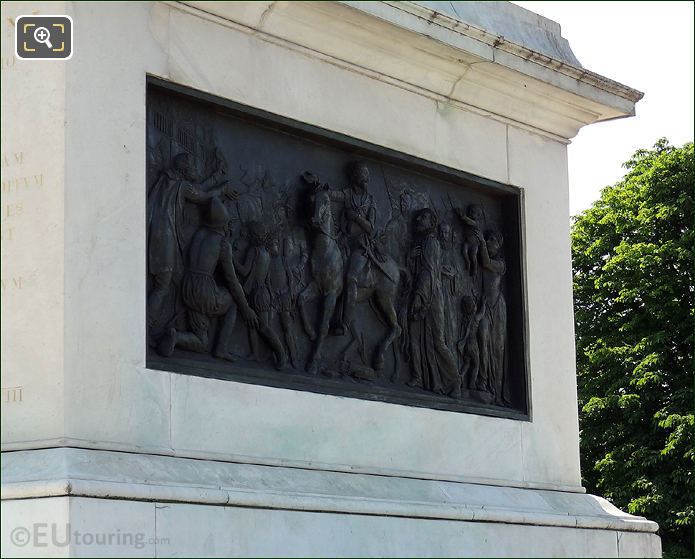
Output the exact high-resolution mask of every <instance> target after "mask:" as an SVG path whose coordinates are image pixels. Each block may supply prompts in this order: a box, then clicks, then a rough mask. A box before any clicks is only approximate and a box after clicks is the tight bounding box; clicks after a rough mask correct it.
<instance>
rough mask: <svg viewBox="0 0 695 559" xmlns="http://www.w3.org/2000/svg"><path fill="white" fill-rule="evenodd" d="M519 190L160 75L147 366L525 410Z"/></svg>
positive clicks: (153, 120) (481, 409)
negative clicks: (223, 98)
mask: <svg viewBox="0 0 695 559" xmlns="http://www.w3.org/2000/svg"><path fill="white" fill-rule="evenodd" d="M520 196H521V195H520V192H519V190H518V189H515V188H513V187H510V186H506V185H503V184H499V183H495V182H493V181H489V180H485V179H481V178H479V177H475V176H472V175H469V174H466V173H462V172H460V171H456V170H453V169H450V168H447V167H443V166H441V165H438V164H434V163H431V162H428V161H424V160H421V159H418V158H415V157H412V156H409V155H406V154H402V153H397V152H394V151H392V150H389V149H386V148H382V147H379V146H375V145H373V144H368V143H366V142H362V141H360V140H356V139H354V138H350V137H347V136H343V135H340V134H336V133H333V132H330V131H327V130H323V129H320V128H317V127H313V126H310V125H307V124H303V123H299V122H295V121H292V120H289V119H287V118H284V117H279V116H277V115H273V114H271V113H266V112H263V111H260V110H258V109H254V108H251V107H247V106H243V105H239V104H236V103H232V102H229V101H226V100H222V99H218V98H215V97H212V96H210V95H207V94H203V93H200V92H196V91H194V90H190V89H187V88H183V87H181V86H177V85H174V84H169V83H167V82H164V81H162V80H158V79H155V78H151V79H150V80H149V84H148V95H147V347H148V356H147V365H148V367H150V368H155V369H162V370H169V371H174V372H178V373H187V374H194V375H199V376H208V377H214V378H220V379H228V380H233V381H240V382H250V383H256V384H264V385H270V386H277V387H283V388H288V389H296V390H309V391H313V392H320V393H326V394H335V395H340V396H348V397H356V398H363V399H371V400H379V401H383V402H391V403H397V404H404V405H414V406H422V407H431V408H436V409H444V410H450V411H461V412H471V413H480V414H485V415H496V416H503V417H511V418H518V419H527V418H528V409H529V404H528V389H527V372H526V341H525V319H524V317H525V307H524V290H523V273H522V244H521V236H520V232H521V225H520V213H521V197H520Z"/></svg>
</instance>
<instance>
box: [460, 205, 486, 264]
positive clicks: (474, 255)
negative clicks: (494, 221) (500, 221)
mask: <svg viewBox="0 0 695 559" xmlns="http://www.w3.org/2000/svg"><path fill="white" fill-rule="evenodd" d="M456 214H457V215H458V216H459V218H460V219H461V221H463V223H464V225H465V227H464V228H463V244H462V246H461V253H462V254H463V262H464V264H465V265H466V268H468V270H469V271H470V274H471V276H474V277H475V275H476V274H477V273H478V238H477V236H476V234H475V232H476V231H479V230H480V229H481V227H482V225H483V219H484V217H485V215H484V214H483V208H481V207H480V206H478V205H477V204H471V205H470V206H468V208H467V209H466V211H465V213H464V211H463V208H457V209H456Z"/></svg>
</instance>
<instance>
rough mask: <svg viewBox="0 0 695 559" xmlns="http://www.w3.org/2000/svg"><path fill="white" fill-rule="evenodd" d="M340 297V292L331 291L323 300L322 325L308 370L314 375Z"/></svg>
mask: <svg viewBox="0 0 695 559" xmlns="http://www.w3.org/2000/svg"><path fill="white" fill-rule="evenodd" d="M337 298H338V294H337V293H336V292H335V291H330V292H329V293H328V294H327V295H326V298H325V299H324V301H323V313H322V315H321V327H320V330H319V335H318V339H317V341H316V347H315V348H314V355H313V356H312V358H311V361H310V362H309V365H308V366H307V371H308V372H309V373H311V374H312V375H315V374H316V373H318V371H319V364H320V362H321V352H322V351H323V342H324V341H325V339H326V336H328V329H329V328H330V325H331V317H332V316H333V311H334V310H335V302H336V300H337Z"/></svg>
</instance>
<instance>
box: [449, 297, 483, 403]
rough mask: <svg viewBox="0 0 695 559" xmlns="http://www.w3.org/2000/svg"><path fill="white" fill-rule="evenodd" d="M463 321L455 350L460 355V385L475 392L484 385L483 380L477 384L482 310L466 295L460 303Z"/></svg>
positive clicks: (472, 298)
mask: <svg viewBox="0 0 695 559" xmlns="http://www.w3.org/2000/svg"><path fill="white" fill-rule="evenodd" d="M461 303H462V305H461V306H462V307H463V320H462V321H461V339H460V340H459V341H458V343H457V344H456V349H457V350H458V352H459V354H460V355H461V384H462V388H466V386H467V387H468V388H469V389H470V390H476V389H478V387H477V386H476V385H478V384H484V379H481V382H478V372H479V370H480V347H479V345H478V325H479V324H480V320H481V319H482V318H483V311H484V309H483V308H481V309H478V308H477V307H478V305H477V303H476V300H475V297H472V296H471V295H466V296H464V297H463V300H462V301H461Z"/></svg>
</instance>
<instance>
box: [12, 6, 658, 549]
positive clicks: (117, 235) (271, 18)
mask: <svg viewBox="0 0 695 559" xmlns="http://www.w3.org/2000/svg"><path fill="white" fill-rule="evenodd" d="M439 4H449V3H437V2H434V3H427V2H423V3H412V2H399V3H388V2H330V3H312V2H306V3H305V2H249V3H245V2H230V3H226V2H221V3H218V2H204V1H201V2H152V3H134V4H125V3H123V4H120V3H106V4H102V3H88V2H87V3H72V2H46V3H41V2H14V3H11V4H3V6H2V26H3V35H2V72H3V80H2V114H3V119H2V158H3V179H2V192H3V208H4V209H3V232H2V258H3V260H2V264H3V266H2V268H3V277H2V289H3V297H2V331H3V336H2V344H3V347H2V359H3V362H2V375H3V377H2V386H3V392H2V407H3V423H2V429H3V431H2V450H3V460H2V467H3V480H2V481H3V485H2V512H3V514H2V544H3V550H4V553H6V554H7V555H8V556H10V555H12V556H97V555H103V556H116V555H124V556H133V555H142V556H151V557H153V556H176V555H181V556H183V555H204V556H227V555H260V556H273V555H285V556H331V555H340V556H350V555H356V556H365V555H380V556H389V555H390V556H396V555H397V556H401V555H407V556H446V555H452V556H553V557H558V556H568V557H575V556H604V557H605V556H613V557H618V556H619V557H628V556H645V557H646V556H659V555H660V543H659V538H658V536H657V535H656V533H655V532H656V530H657V526H656V524H654V523H653V522H650V521H648V520H646V519H644V518H639V517H634V516H630V515H628V514H625V513H622V512H621V511H619V510H617V509H616V508H615V507H613V506H611V505H610V504H609V503H607V502H606V501H605V500H603V499H601V498H600V497H595V496H591V495H587V494H586V493H585V492H584V490H583V488H582V487H581V481H580V471H579V452H578V446H579V445H578V423H577V412H576V410H577V402H576V381H575V366H574V341H573V312H572V284H571V262H570V247H569V220H568V186H567V154H566V144H567V143H568V141H569V139H570V138H572V137H573V136H574V135H575V134H576V133H577V131H578V130H579V129H580V128H581V127H582V126H584V125H587V124H591V123H593V122H597V121H601V120H607V119H611V118H619V117H624V116H630V115H632V114H634V105H635V103H636V101H638V100H639V98H640V97H641V94H640V93H639V92H636V91H634V90H632V89H630V88H628V87H625V86H623V85H620V84H617V83H615V82H612V81H611V80H609V79H607V78H604V77H602V76H598V75H596V74H593V73H592V72H590V71H588V70H584V69H582V68H581V67H580V66H579V64H578V62H577V61H576V59H575V58H574V56H573V55H572V52H571V50H570V49H569V46H568V45H567V43H566V41H565V40H564V39H562V37H561V36H560V29H559V26H558V25H557V24H555V23H554V22H551V21H548V20H546V19H544V18H541V17H540V16H537V15H535V14H533V13H531V12H527V11H525V10H523V9H521V8H518V7H516V6H514V5H511V4H505V3H494V4H491V3H482V2H481V3H466V4H465V5H462V6H460V7H459V10H463V11H462V12H461V13H448V12H447V11H446V9H448V8H446V6H445V7H442V6H439ZM436 10H444V11H436ZM35 12H36V13H42V14H58V13H61V14H68V15H70V16H71V17H72V18H73V22H74V54H73V57H72V59H71V60H69V61H66V62H37V61H21V60H16V59H15V58H14V57H13V56H12V50H13V44H12V41H13V40H14V36H13V31H14V30H13V27H12V25H13V23H12V22H13V21H14V18H15V17H16V16H18V15H22V14H31V13H35ZM148 76H154V77H157V78H161V79H164V80H167V81H169V82H172V83H174V84H179V85H181V86H186V87H190V88H193V89H195V90H198V91H201V92H204V93H206V94H211V95H214V96H216V97H218V98H221V99H226V100H230V101H233V102H235V103H240V104H243V105H246V106H250V107H255V108H257V109H260V110H263V111H267V112H272V113H274V114H276V115H279V116H281V117H286V118H290V119H293V120H294V121H299V122H302V123H307V124H308V125H311V126H315V127H320V128H322V129H325V130H328V131H332V132H335V133H338V134H342V135H345V136H349V137H352V138H356V139H358V140H360V141H364V142H369V143H370V144H374V145H377V146H382V147H384V148H387V149H390V150H395V151H397V152H400V153H403V154H406V155H408V156H413V157H417V158H420V159H422V160H426V161H429V162H432V163H434V164H439V165H442V166H446V167H447V168H451V169H455V170H460V171H463V172H465V173H469V174H471V175H475V176H477V177H481V179H482V180H489V181H495V182H497V183H502V184H505V185H512V186H513V187H517V188H518V189H520V192H521V194H522V196H521V199H522V223H521V229H522V237H521V238H522V239H523V247H522V248H523V251H522V259H523V263H522V264H523V270H524V272H525V287H524V293H525V309H526V311H525V317H526V332H527V339H526V341H525V344H526V346H525V347H526V361H527V363H526V369H527V372H528V376H529V383H528V384H529V398H528V401H529V404H530V406H529V413H528V418H527V419H518V418H505V417H492V416H489V415H479V414H476V413H454V412H451V411H443V410H441V409H428V408H422V407H413V406H408V405H401V404H396V403H388V402H379V401H369V400H365V399H358V398H348V397H342V396H337V395H330V394H320V393H314V392H309V391H298V390H291V389H287V388H276V387H272V386H261V385H256V384H248V383H241V382H235V381H229V380H217V379H213V378H205V377H204V376H190V375H187V374H182V373H180V372H168V371H162V370H154V369H149V368H147V365H146V353H147V345H146V344H147V341H146V297H147V294H146V291H147V288H146V261H147V252H146V226H145V222H146V216H145V213H146V203H147V202H146V198H147V188H146V182H147V180H146V169H147V165H148V162H147V161H146V153H147V152H146V92H147V80H148ZM68 524H69V526H68ZM66 532H67V533H66Z"/></svg>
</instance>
